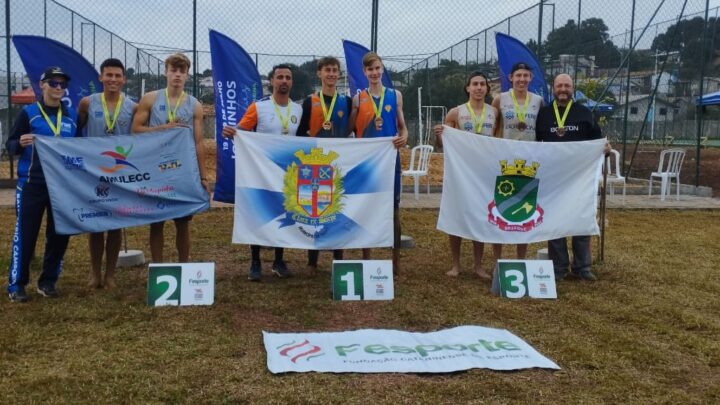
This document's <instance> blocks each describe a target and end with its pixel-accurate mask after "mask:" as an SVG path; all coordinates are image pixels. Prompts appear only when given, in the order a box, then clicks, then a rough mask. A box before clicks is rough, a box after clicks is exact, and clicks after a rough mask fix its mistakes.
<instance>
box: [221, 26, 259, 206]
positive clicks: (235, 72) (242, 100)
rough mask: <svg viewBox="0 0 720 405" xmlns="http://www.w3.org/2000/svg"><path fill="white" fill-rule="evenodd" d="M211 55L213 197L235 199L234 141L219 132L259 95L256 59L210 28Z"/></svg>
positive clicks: (226, 200)
mask: <svg viewBox="0 0 720 405" xmlns="http://www.w3.org/2000/svg"><path fill="white" fill-rule="evenodd" d="M210 59H211V63H212V76H213V88H214V89H215V144H216V145H217V162H216V175H215V192H214V193H213V199H214V200H215V201H222V202H226V203H232V202H234V200H235V142H234V141H233V140H232V139H229V138H225V137H224V136H222V129H223V127H224V126H226V125H227V126H231V127H236V126H237V124H238V123H239V122H240V120H241V119H242V117H243V115H245V110H247V108H248V107H249V106H250V104H252V103H253V101H255V100H258V99H260V98H261V97H262V93H263V91H262V82H261V80H260V74H259V73H258V71H257V67H255V62H254V61H253V59H252V58H251V57H250V55H248V54H247V52H245V50H244V49H243V48H242V47H241V46H240V45H238V43H237V42H235V41H233V40H232V39H230V38H229V37H227V36H225V35H223V34H221V33H219V32H217V31H214V30H210Z"/></svg>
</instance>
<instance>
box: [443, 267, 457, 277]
mask: <svg viewBox="0 0 720 405" xmlns="http://www.w3.org/2000/svg"><path fill="white" fill-rule="evenodd" d="M445 275H447V276H450V277H457V276H459V275H460V268H458V267H456V266H453V268H452V269H450V271H448V272H447V273H445Z"/></svg>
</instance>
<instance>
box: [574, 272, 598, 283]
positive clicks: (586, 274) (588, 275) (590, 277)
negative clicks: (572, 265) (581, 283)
mask: <svg viewBox="0 0 720 405" xmlns="http://www.w3.org/2000/svg"><path fill="white" fill-rule="evenodd" d="M573 274H575V276H576V277H578V278H580V279H581V280H585V281H597V277H596V276H595V275H594V274H593V273H592V271H590V270H580V271H578V272H573Z"/></svg>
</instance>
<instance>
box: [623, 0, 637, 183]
mask: <svg viewBox="0 0 720 405" xmlns="http://www.w3.org/2000/svg"><path fill="white" fill-rule="evenodd" d="M634 33H635V0H633V2H632V13H631V17H630V47H629V48H628V56H627V67H626V69H627V78H626V80H625V117H624V118H623V135H622V143H623V146H622V148H623V151H622V166H621V170H622V172H623V173H624V174H625V175H627V172H625V153H626V150H627V146H626V145H627V126H628V122H627V120H628V113H629V112H630V59H631V58H632V51H633V34H634Z"/></svg>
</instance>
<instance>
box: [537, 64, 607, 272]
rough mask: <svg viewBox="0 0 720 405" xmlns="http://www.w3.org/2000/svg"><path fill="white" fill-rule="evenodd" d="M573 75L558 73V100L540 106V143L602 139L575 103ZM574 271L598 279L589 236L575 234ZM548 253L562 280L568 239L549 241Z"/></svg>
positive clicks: (555, 83)
mask: <svg viewBox="0 0 720 405" xmlns="http://www.w3.org/2000/svg"><path fill="white" fill-rule="evenodd" d="M574 93H575V89H574V87H573V82H572V78H570V75H567V74H564V73H563V74H559V75H557V76H556V77H555V80H553V96H554V97H555V100H554V101H553V102H552V103H551V104H550V105H548V106H544V107H542V108H540V111H539V112H538V116H537V121H536V122H535V138H536V140H537V141H539V142H576V141H589V140H593V139H601V138H602V134H601V131H600V127H599V126H598V125H597V123H596V122H595V119H594V117H593V114H592V112H591V111H590V110H589V109H588V108H587V107H585V106H584V105H581V104H577V103H573V95H574ZM609 152H610V144H606V145H605V153H606V154H607V153H609ZM572 251H573V261H572V266H571V269H572V274H574V275H575V276H577V277H579V278H580V279H582V280H588V281H595V280H597V277H596V276H595V275H594V274H593V273H592V271H590V266H591V264H592V253H591V252H590V236H573V237H572ZM548 255H549V256H550V259H551V260H552V261H553V267H554V268H555V279H556V280H562V279H563V278H565V275H566V274H567V270H568V266H569V265H570V257H569V255H568V249H567V241H566V240H565V238H559V239H553V240H550V241H548Z"/></svg>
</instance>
